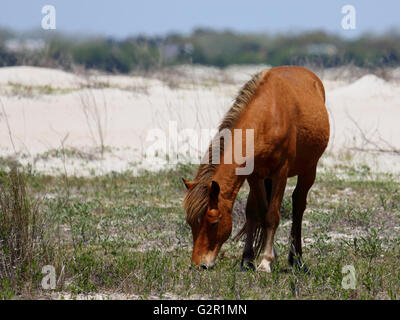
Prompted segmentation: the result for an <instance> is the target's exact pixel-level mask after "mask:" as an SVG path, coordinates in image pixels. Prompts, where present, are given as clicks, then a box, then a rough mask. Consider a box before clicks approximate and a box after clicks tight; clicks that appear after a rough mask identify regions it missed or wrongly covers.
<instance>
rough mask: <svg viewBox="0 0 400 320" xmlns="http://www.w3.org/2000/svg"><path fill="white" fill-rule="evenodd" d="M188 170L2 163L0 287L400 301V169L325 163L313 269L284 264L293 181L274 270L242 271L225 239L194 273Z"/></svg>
mask: <svg viewBox="0 0 400 320" xmlns="http://www.w3.org/2000/svg"><path fill="white" fill-rule="evenodd" d="M21 170H22V168H20V172H22V171H21ZM194 171H195V168H194V167H192V166H183V165H180V166H178V167H177V168H176V169H174V170H165V171H161V172H158V173H151V172H143V174H142V175H140V176H133V175H132V174H131V173H130V172H125V173H121V174H119V173H112V174H108V175H105V176H95V177H90V178H83V177H82V178H80V177H72V176H71V177H68V176H62V175H61V176H58V177H52V176H46V175H43V174H38V173H35V172H30V171H29V170H25V173H23V174H22V173H20V174H18V173H17V172H16V171H15V169H14V170H13V171H9V169H8V164H7V163H4V162H3V164H2V165H1V174H0V177H1V188H2V197H1V199H2V201H1V219H0V221H1V222H0V230H1V232H0V245H1V247H0V255H1V257H0V267H1V268H0V296H1V297H3V298H24V297H31V296H33V297H38V296H47V295H49V294H50V293H53V294H57V293H58V294H60V295H64V294H67V293H68V294H72V296H74V295H77V294H80V293H83V294H85V293H96V292H97V293H99V292H100V293H107V292H108V293H110V292H112V293H121V294H135V295H138V296H140V297H142V298H146V297H148V296H150V295H151V296H157V297H161V298H162V297H164V296H165V295H169V296H171V295H172V296H174V297H177V298H188V297H190V296H195V297H206V298H223V299H247V298H251V299H295V298H301V299H399V298H400V296H399V292H400V266H399V264H398V261H399V258H400V233H399V230H398V226H399V222H400V183H399V182H398V177H394V176H392V175H390V174H381V175H375V174H373V173H371V172H370V170H369V168H368V167H367V166H361V167H355V168H354V167H352V166H350V165H349V166H345V165H342V166H340V167H338V168H327V167H323V166H322V167H321V168H320V170H319V174H318V178H317V181H316V183H315V185H314V187H313V189H312V191H311V193H310V196H309V201H308V202H309V205H308V209H307V211H306V214H305V218H304V220H305V221H304V224H303V225H304V231H303V237H304V242H305V248H304V259H305V261H306V263H307V264H308V266H309V267H310V268H311V274H310V275H304V274H302V273H299V272H297V271H295V270H291V269H289V267H288V265H287V261H286V259H287V253H288V236H289V230H290V211H291V201H290V191H291V190H293V187H294V185H295V179H289V181H288V187H287V192H286V195H285V200H284V202H283V206H282V219H281V224H280V227H279V229H278V234H277V241H276V249H277V252H278V255H279V257H278V259H277V261H276V264H275V265H274V270H273V273H272V274H264V273H259V272H249V273H242V272H239V271H238V270H239V262H240V258H241V250H242V243H241V242H233V241H232V240H228V242H227V243H226V244H225V245H224V248H223V250H222V252H221V254H220V256H219V259H218V261H217V264H216V267H215V268H214V269H213V270H210V271H197V270H189V265H190V254H191V252H190V250H191V246H192V240H191V232H190V228H189V227H188V226H187V224H186V222H185V214H184V212H183V209H182V207H181V201H182V198H183V194H184V187H183V185H182V182H181V180H180V177H181V176H186V177H190V176H193V174H194ZM24 190H25V191H24ZM247 192H248V188H247V186H244V187H243V188H242V190H241V191H240V193H239V197H238V199H237V201H236V204H235V210H234V213H233V218H234V231H233V234H235V233H236V232H237V231H238V229H239V228H240V226H241V223H242V221H243V219H244V217H243V215H244V204H245V199H246V195H247ZM7 199H8V200H7ZM10 199H12V200H10ZM38 199H39V200H38ZM33 204H34V205H33ZM10 219H11V220H10ZM12 219H14V220H15V219H19V220H18V221H21V223H13V221H14V220H12ZM43 227H45V228H43ZM34 230H36V231H35V232H36V233H32V232H33V231H34ZM40 230H42V231H46V232H44V233H41V232H39V233H37V232H38V231H40ZM13 234H16V235H18V234H24V235H25V234H27V235H28V236H26V237H22V238H23V239H28V240H26V241H27V242H18V241H16V240H15V239H20V238H21V237H16V236H12V235H13ZM39 235H40V236H39ZM33 243H35V245H34V246H33V245H32V244H33ZM26 244H28V245H27V246H26ZM11 248H14V249H13V250H16V251H15V252H21V253H20V254H19V255H18V257H31V258H29V259H22V258H18V259H15V258H13V257H12V256H10V254H11V252H13V251H12V250H11V251H10V249H11ZM22 248H25V249H24V250H25V251H18V250H22ZM4 258H5V259H4ZM3 261H5V266H6V269H2V268H3V267H4V265H3V264H4V262H3ZM47 264H50V265H53V266H54V267H55V268H56V273H57V287H56V289H55V291H54V292H50V291H46V290H43V289H41V286H40V281H41V274H40V272H41V268H42V266H44V265H47ZM345 265H353V266H354V268H355V270H356V277H357V284H356V289H355V290H351V289H349V290H345V289H343V288H342V284H341V283H342V279H343V276H344V274H342V267H343V266H345ZM3 270H7V271H3ZM10 272H13V273H12V274H13V275H12V276H10Z"/></svg>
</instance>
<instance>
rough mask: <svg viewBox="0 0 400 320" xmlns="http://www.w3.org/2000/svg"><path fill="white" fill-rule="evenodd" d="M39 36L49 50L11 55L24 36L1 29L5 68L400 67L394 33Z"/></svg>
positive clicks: (399, 37) (0, 56) (399, 41)
mask: <svg viewBox="0 0 400 320" xmlns="http://www.w3.org/2000/svg"><path fill="white" fill-rule="evenodd" d="M25 37H28V35H26V36H25ZM29 37H33V36H32V35H29ZM35 37H36V38H39V39H42V40H43V41H44V47H43V48H42V49H40V50H39V51H36V52H28V51H26V50H23V49H21V50H20V51H16V52H15V51H12V52H9V51H7V41H8V40H10V39H19V38H21V39H23V38H24V37H23V36H17V35H15V34H13V33H12V32H11V31H5V30H3V31H2V32H1V30H0V66H7V65H19V64H31V65H39V66H49V67H62V68H64V69H70V68H73V67H74V66H82V67H84V68H92V69H99V70H104V71H107V72H122V73H128V72H133V71H136V70H148V69H152V68H153V69H154V68H159V67H163V66H168V65H174V64H182V63H195V64H204V65H212V66H218V67H226V66H228V65H231V64H268V65H272V66H278V65H292V64H296V65H317V66H321V67H335V66H339V65H346V64H354V65H357V66H360V67H367V68H380V67H385V66H398V65H399V64H400V34H399V33H398V32H395V31H391V32H387V33H385V34H382V35H373V34H365V35H363V36H361V37H360V38H356V39H344V38H341V37H339V36H336V35H333V34H328V33H325V32H323V31H313V32H308V33H302V34H277V35H268V34H262V33H252V34H247V33H235V32H231V31H214V30H209V29H197V30H194V31H193V32H192V34H190V35H180V34H170V35H167V36H164V37H145V36H136V37H130V38H126V39H123V40H114V39H108V38H102V37H97V38H83V37H82V38H81V39H76V38H71V37H68V36H65V35H62V34H56V35H53V36H47V35H44V34H40V33H39V34H38V35H36V36H35Z"/></svg>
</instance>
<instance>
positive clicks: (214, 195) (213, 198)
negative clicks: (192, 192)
mask: <svg viewBox="0 0 400 320" xmlns="http://www.w3.org/2000/svg"><path fill="white" fill-rule="evenodd" d="M219 191H220V188H219V184H218V182H216V181H211V183H210V185H209V186H208V195H209V197H210V204H214V205H215V204H217V202H218V195H219Z"/></svg>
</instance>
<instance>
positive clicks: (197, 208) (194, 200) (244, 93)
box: [183, 70, 267, 224]
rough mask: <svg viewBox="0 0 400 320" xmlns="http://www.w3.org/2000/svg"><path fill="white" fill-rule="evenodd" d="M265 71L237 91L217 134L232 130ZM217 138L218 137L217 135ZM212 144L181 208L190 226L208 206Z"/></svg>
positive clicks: (213, 170) (212, 167)
mask: <svg viewBox="0 0 400 320" xmlns="http://www.w3.org/2000/svg"><path fill="white" fill-rule="evenodd" d="M266 72H267V71H266V70H264V71H261V72H259V73H257V74H255V75H254V76H253V77H252V78H251V79H250V80H249V81H248V82H247V83H246V84H245V85H244V86H243V87H242V88H241V89H240V91H239V94H238V95H237V97H236V99H235V102H234V103H233V106H232V107H231V108H230V109H229V110H228V112H227V113H226V114H225V117H224V118H223V119H222V121H221V124H220V125H219V127H218V130H219V132H221V131H223V130H224V129H232V128H233V127H234V125H235V124H236V121H237V120H238V119H239V117H240V115H241V113H242V111H243V109H244V108H246V107H247V105H248V104H249V103H250V100H251V99H252V97H253V96H254V94H255V93H256V90H257V88H258V87H259V85H260V82H261V80H262V79H263V78H264V75H265V73H266ZM217 136H218V135H217ZM219 145H220V150H219V152H220V154H222V153H223V151H224V143H220V144H219ZM212 153H213V152H212V144H210V147H209V151H208V155H209V161H208V163H207V164H201V165H200V166H199V169H198V171H197V174H196V177H195V178H194V181H193V183H194V185H193V186H192V187H191V188H190V189H189V190H188V191H187V193H186V196H185V198H184V200H183V207H184V209H185V211H186V214H187V217H186V220H187V221H188V222H189V223H190V224H192V223H193V222H195V221H196V220H198V219H199V218H201V217H202V216H203V214H204V213H205V212H206V210H207V205H208V186H209V183H210V182H211V179H212V177H213V175H214V172H215V169H216V167H217V164H213V163H212V162H211V159H212V158H211V157H212Z"/></svg>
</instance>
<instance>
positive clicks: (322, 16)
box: [0, 0, 400, 38]
mask: <svg viewBox="0 0 400 320" xmlns="http://www.w3.org/2000/svg"><path fill="white" fill-rule="evenodd" d="M46 4H52V5H54V6H55V8H56V19H57V20H56V22H57V30H58V31H61V32H67V33H83V34H103V35H107V36H114V37H118V38H122V37H126V36H128V35H137V34H139V33H142V34H147V35H155V34H159V35H163V34H166V33H168V32H183V33H188V32H190V31H191V30H193V28H195V27H211V28H215V29H231V30H235V31H241V32H246V31H256V32H269V33H276V32H285V31H304V30H315V29H323V30H326V31H330V32H334V33H337V34H339V35H343V36H349V37H352V36H358V35H360V34H362V33H364V32H375V33H381V32H384V31H385V30H387V29H389V28H397V29H398V30H399V29H400V18H399V15H400V1H397V0H392V1H389V0H380V1H378V0H345V1H342V0H324V1H322V0H302V1H297V0H292V1H289V0H278V1H277V0H274V1H268V0H264V1H261V0H242V1H236V0H201V1H199V0H196V1H191V0H186V1H184V0H158V1H156V0H141V1H136V0H130V1H128V0H1V4H0V26H2V27H10V28H12V29H15V30H19V31H26V30H30V29H32V28H40V25H41V19H42V13H41V8H42V7H43V6H44V5H46ZM346 4H351V5H353V6H355V8H356V19H357V21H356V22H357V25H356V29H355V30H343V29H342V28H341V23H340V22H341V19H342V17H343V15H342V13H341V8H342V6H343V5H346Z"/></svg>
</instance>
